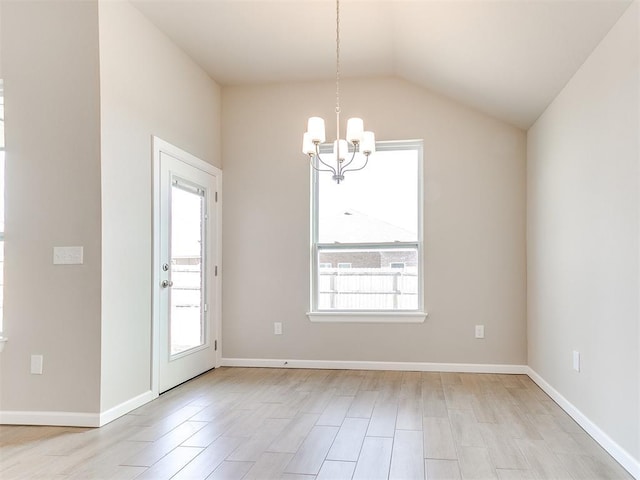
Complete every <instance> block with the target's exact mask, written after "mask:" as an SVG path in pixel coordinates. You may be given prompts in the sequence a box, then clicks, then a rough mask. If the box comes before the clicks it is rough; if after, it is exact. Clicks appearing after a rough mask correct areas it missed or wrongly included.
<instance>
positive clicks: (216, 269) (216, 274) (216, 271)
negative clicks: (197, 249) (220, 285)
mask: <svg viewBox="0 0 640 480" xmlns="http://www.w3.org/2000/svg"><path fill="white" fill-rule="evenodd" d="M214 275H215V276H216V277H217V276H218V265H216V268H214Z"/></svg>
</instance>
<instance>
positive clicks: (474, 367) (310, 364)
mask: <svg viewBox="0 0 640 480" xmlns="http://www.w3.org/2000/svg"><path fill="white" fill-rule="evenodd" d="M220 364H221V366H223V367H266V368H311V369H325V370H395V371H408V372H459V373H512V374H521V375H526V374H527V370H528V367H527V366H526V365H499V364H496V365H494V364H473V363H426V362H360V361H341V360H285V359H275V358H273V359H271V358H222V359H221V360H220Z"/></svg>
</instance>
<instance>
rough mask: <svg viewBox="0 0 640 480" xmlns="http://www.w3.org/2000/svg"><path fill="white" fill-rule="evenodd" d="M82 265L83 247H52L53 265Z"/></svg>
mask: <svg viewBox="0 0 640 480" xmlns="http://www.w3.org/2000/svg"><path fill="white" fill-rule="evenodd" d="M83 263H84V248H83V247H53V264H54V265H82V264H83Z"/></svg>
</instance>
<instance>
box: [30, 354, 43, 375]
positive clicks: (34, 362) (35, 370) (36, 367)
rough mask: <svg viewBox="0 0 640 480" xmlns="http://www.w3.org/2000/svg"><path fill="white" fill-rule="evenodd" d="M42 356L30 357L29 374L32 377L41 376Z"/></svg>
mask: <svg viewBox="0 0 640 480" xmlns="http://www.w3.org/2000/svg"><path fill="white" fill-rule="evenodd" d="M43 360H44V359H43V357H42V355H31V373H32V374H34V375H42V364H43Z"/></svg>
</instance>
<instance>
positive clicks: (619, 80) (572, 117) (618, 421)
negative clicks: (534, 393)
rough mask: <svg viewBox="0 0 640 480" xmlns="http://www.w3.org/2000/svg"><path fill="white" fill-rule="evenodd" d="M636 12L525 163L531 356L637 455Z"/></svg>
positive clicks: (562, 99) (568, 92) (558, 107)
mask: <svg viewBox="0 0 640 480" xmlns="http://www.w3.org/2000/svg"><path fill="white" fill-rule="evenodd" d="M638 10H639V7H638V2H637V1H636V2H635V3H634V4H632V6H631V7H630V8H629V10H627V12H626V13H625V14H624V15H623V16H622V18H621V19H620V20H619V22H618V23H617V24H616V26H615V27H614V28H613V29H612V31H611V32H610V33H609V34H608V35H607V37H606V38H605V39H604V40H603V41H602V43H601V44H600V45H599V46H598V47H597V48H596V50H595V51H594V52H593V53H592V55H591V56H590V57H589V59H588V60H587V61H586V62H585V64H584V65H583V66H582V68H581V69H580V70H579V71H578V72H577V73H576V75H575V76H574V77H573V79H572V80H571V81H570V82H569V83H568V84H567V86H566V87H565V89H564V90H563V91H562V92H561V94H560V95H559V96H558V97H557V98H556V99H555V100H554V102H553V103H552V104H551V105H550V106H549V108H548V109H547V110H546V112H545V113H544V114H543V115H542V116H541V117H540V119H538V121H537V122H536V124H535V125H534V126H533V127H532V128H531V129H530V130H529V132H528V162H527V163H528V169H527V189H528V197H527V202H528V211H527V219H528V220H527V225H528V228H527V245H528V344H529V365H530V366H531V368H532V369H533V370H534V371H535V372H537V373H538V374H539V375H540V376H541V377H542V378H543V379H544V380H545V381H546V382H548V383H549V384H550V385H551V386H552V387H553V388H554V389H556V390H557V391H558V392H559V393H560V394H561V395H563V396H564V397H565V398H566V399H567V400H568V401H569V402H571V403H572V404H573V405H574V406H575V407H576V408H577V409H578V410H580V411H581V412H582V413H583V414H584V415H586V416H587V417H588V418H589V419H590V420H591V421H592V422H593V423H594V424H595V425H596V426H597V427H599V428H600V429H602V430H603V431H604V432H605V433H606V434H607V435H609V436H610V437H611V438H612V439H613V441H614V442H616V443H617V444H618V445H619V446H621V447H622V448H623V449H624V450H626V451H627V452H628V453H629V454H630V455H631V456H633V457H635V459H636V460H640V438H639V435H640V398H639V392H640V338H639V336H640V329H639V323H640V310H639V301H640V282H639V274H640V264H639V261H640V256H639V251H640V239H639V232H638V229H639V227H640V222H639V216H640V203H639V202H640V180H639V167H640V157H639V152H640V149H639V144H638V142H639V131H640V124H639V122H638V118H639V106H640V98H639V93H638V92H639V89H640V77H639V74H638V63H639V62H638V56H639V51H638V48H639V43H640V42H639V40H640V39H639V37H638V31H639V24H640V21H639V20H640V17H639V13H638ZM573 350H577V351H579V352H580V354H581V358H582V370H581V372H580V373H577V372H575V371H573V370H572V351H573Z"/></svg>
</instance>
